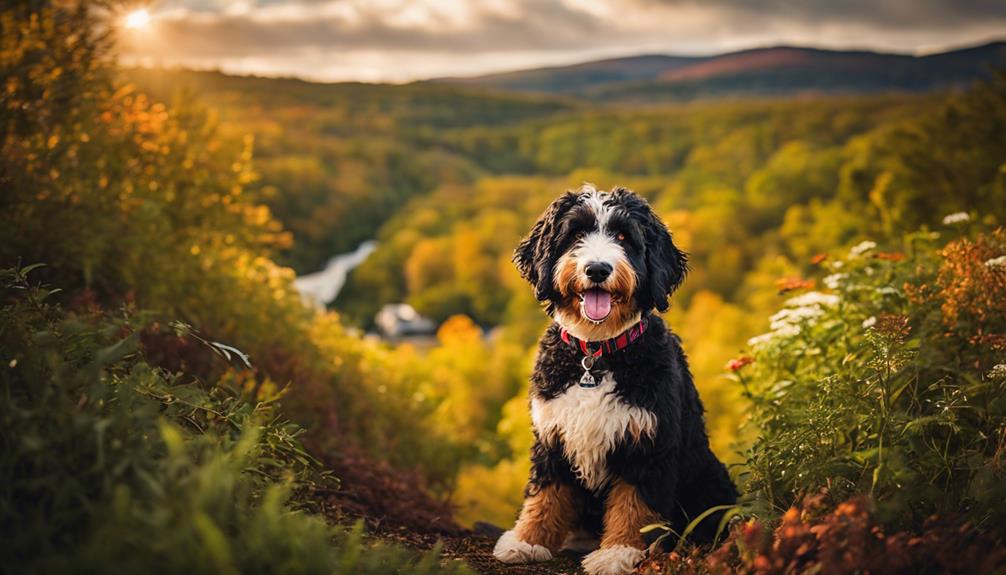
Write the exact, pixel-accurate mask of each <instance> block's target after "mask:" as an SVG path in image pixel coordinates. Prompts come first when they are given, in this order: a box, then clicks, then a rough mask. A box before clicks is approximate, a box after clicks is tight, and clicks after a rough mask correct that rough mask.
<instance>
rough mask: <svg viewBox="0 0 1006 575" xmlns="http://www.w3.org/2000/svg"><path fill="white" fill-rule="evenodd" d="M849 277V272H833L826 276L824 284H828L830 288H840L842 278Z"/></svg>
mask: <svg viewBox="0 0 1006 575" xmlns="http://www.w3.org/2000/svg"><path fill="white" fill-rule="evenodd" d="M847 277H849V274H831V275H830V276H826V277H825V278H824V279H823V280H821V281H822V282H824V285H826V286H828V289H838V286H839V285H840V284H841V283H842V280H844V279H845V278H847Z"/></svg>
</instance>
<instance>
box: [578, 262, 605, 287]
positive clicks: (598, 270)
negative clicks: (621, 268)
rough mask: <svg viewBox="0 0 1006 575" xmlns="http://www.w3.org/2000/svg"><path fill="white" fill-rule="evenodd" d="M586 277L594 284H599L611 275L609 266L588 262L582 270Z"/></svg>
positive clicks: (602, 263)
mask: <svg viewBox="0 0 1006 575" xmlns="http://www.w3.org/2000/svg"><path fill="white" fill-rule="evenodd" d="M584 271H585V272H587V277H588V278H590V281H592V282H594V283H601V282H603V281H604V280H606V279H608V276H610V275H611V264H606V263H604V262H590V263H589V264H587V268H586V269H585V270H584Z"/></svg>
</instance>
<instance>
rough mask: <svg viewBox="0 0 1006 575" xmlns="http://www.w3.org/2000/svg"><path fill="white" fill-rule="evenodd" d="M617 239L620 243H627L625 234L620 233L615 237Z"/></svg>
mask: <svg viewBox="0 0 1006 575" xmlns="http://www.w3.org/2000/svg"><path fill="white" fill-rule="evenodd" d="M615 239H616V240H618V241H620V242H624V241H625V234H623V233H622V232H618V235H617V236H615Z"/></svg>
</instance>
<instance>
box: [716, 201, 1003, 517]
mask: <svg viewBox="0 0 1006 575" xmlns="http://www.w3.org/2000/svg"><path fill="white" fill-rule="evenodd" d="M955 219H956V220H964V223H958V224H952V225H955V226H961V225H964V226H967V225H969V224H967V223H966V220H967V218H966V215H959V216H957V217H954V218H948V220H947V222H948V223H950V222H952V221H953V220H955ZM958 231H959V232H963V231H964V230H963V229H961V230H958ZM950 235H951V236H953V235H954V234H953V233H951V234H950ZM958 235H959V234H958ZM944 237H945V236H944V235H943V234H940V233H933V232H920V233H917V234H913V235H910V236H907V237H906V238H905V241H904V247H903V249H904V253H902V252H881V251H878V250H877V247H876V244H874V243H873V242H863V243H861V244H859V245H857V246H855V247H853V248H852V250H851V252H850V254H849V256H848V257H846V258H844V259H837V260H834V261H831V262H830V263H829V262H825V263H824V264H823V266H824V267H825V268H826V269H827V270H828V271H829V272H830V274H829V275H828V276H827V277H824V278H823V283H824V285H825V286H826V287H827V288H828V291H827V293H822V292H809V293H804V294H802V295H799V296H796V297H793V298H791V299H790V300H788V301H787V304H786V306H785V307H784V308H783V309H782V310H780V311H779V312H778V313H777V314H775V315H774V316H773V317H772V318H771V320H772V331H771V332H769V333H768V334H765V335H763V336H759V337H756V338H753V339H752V340H751V341H750V342H749V344H750V346H751V347H752V348H753V349H754V359H755V361H754V364H753V366H751V367H749V368H745V367H744V365H745V364H746V363H747V362H746V361H744V362H740V363H737V364H734V366H733V367H734V368H735V369H736V374H735V377H737V379H738V380H739V381H740V382H741V383H742V384H743V385H744V388H745V390H746V392H747V394H748V395H749V396H750V398H751V399H752V401H753V403H754V411H753V416H752V420H751V423H752V424H753V425H754V426H756V427H757V428H759V429H760V436H759V437H758V439H757V440H756V441H755V443H754V445H753V447H752V448H751V449H750V452H749V453H748V458H749V461H748V465H747V470H746V474H745V475H746V481H747V488H748V490H749V491H751V492H752V493H753V496H754V497H755V498H756V502H757V503H756V507H760V509H761V511H762V512H763V513H767V514H770V515H771V514H773V513H774V512H776V511H780V510H785V509H786V508H788V507H789V506H790V505H791V504H792V503H793V502H794V500H795V499H796V498H797V497H798V496H799V495H800V494H811V493H815V492H817V491H819V490H821V489H827V490H828V491H829V495H830V497H831V498H832V499H833V501H842V500H843V499H845V498H847V497H848V496H850V495H853V494H858V493H867V494H869V495H871V496H872V497H874V498H875V499H876V500H877V501H878V505H879V507H878V513H879V516H880V517H881V518H882V519H884V520H886V521H888V522H890V523H893V524H896V525H910V526H918V525H921V523H922V520H923V519H924V518H925V517H927V516H929V515H930V514H932V513H935V512H947V511H964V512H966V513H968V514H970V515H971V517H972V519H973V520H974V521H975V522H976V524H978V525H985V526H1002V525H1004V524H1006V523H1004V522H1003V520H1004V519H1006V505H1004V503H1003V502H1004V501H1006V480H1004V479H1003V478H1004V477H1006V476H1004V474H1003V468H1002V466H1003V455H1004V446H1006V394H1004V392H1006V367H1004V365H1003V364H1004V363H1006V261H1004V258H1002V256H1003V255H1004V254H1006V232H1004V231H1003V230H1002V229H999V230H996V231H995V232H991V233H977V234H975V235H974V237H973V238H969V237H967V236H964V237H958V238H957V239H953V240H952V241H950V242H949V243H947V244H946V245H945V246H944V247H942V248H940V243H941V240H942V239H943V238H944ZM997 258H998V259H997Z"/></svg>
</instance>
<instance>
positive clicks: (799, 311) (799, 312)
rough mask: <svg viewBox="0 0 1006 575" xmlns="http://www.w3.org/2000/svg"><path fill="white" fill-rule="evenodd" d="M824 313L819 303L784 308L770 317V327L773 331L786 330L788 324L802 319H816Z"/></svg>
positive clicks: (796, 322)
mask: <svg viewBox="0 0 1006 575" xmlns="http://www.w3.org/2000/svg"><path fill="white" fill-rule="evenodd" d="M822 315H824V312H823V311H821V307H820V306H817V305H814V306H807V307H798V308H796V309H783V310H779V311H778V312H776V313H775V314H773V315H772V317H770V318H769V321H770V322H771V324H770V327H771V328H772V330H773V331H779V330H785V329H786V328H787V327H788V326H791V325H796V324H798V323H800V322H802V321H805V320H808V319H814V318H816V317H820V316H822Z"/></svg>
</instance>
